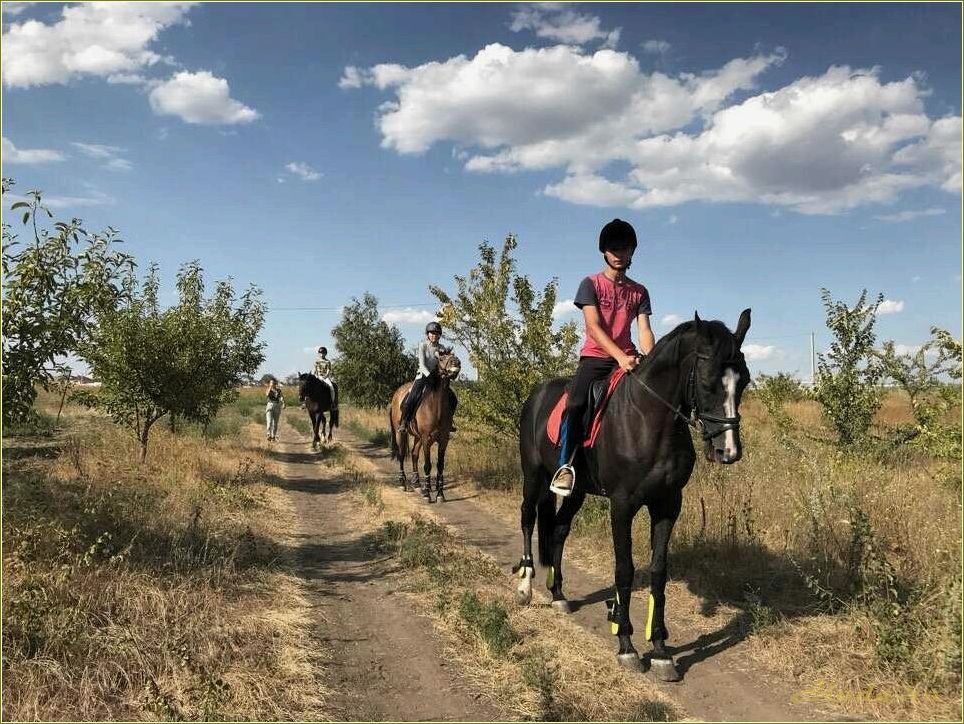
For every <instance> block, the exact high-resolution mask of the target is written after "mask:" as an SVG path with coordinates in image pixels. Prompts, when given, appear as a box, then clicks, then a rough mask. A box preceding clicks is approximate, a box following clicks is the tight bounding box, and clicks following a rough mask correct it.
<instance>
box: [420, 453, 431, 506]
mask: <svg viewBox="0 0 964 724" xmlns="http://www.w3.org/2000/svg"><path fill="white" fill-rule="evenodd" d="M432 443H433V441H432V438H429V439H428V440H426V441H425V443H424V444H423V446H422V452H423V453H424V454H425V461H424V462H423V463H422V472H423V473H425V478H424V480H425V483H424V487H423V488H422V493H423V494H424V495H425V499H426V500H428V502H429V503H431V502H432Z"/></svg>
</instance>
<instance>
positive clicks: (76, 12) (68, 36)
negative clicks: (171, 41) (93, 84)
mask: <svg viewBox="0 0 964 724" xmlns="http://www.w3.org/2000/svg"><path fill="white" fill-rule="evenodd" d="M196 4H197V3H193V2H157V3H154V2H151V3H148V2H130V3H126V2H124V3H115V2H88V3H78V4H75V5H67V6H66V7H64V8H63V10H62V14H61V19H60V20H59V21H58V22H56V23H53V24H51V25H47V24H45V23H42V22H39V21H37V20H27V21H25V22H23V23H15V24H11V25H9V26H8V27H6V28H5V29H4V33H3V38H2V60H0V64H2V67H3V84H4V85H5V86H7V87H8V88H29V87H30V86H35V85H46V84H49V83H67V82H68V81H70V80H72V79H74V78H77V77H81V76H85V75H93V76H100V77H106V76H109V75H112V74H118V73H120V74H123V73H132V72H134V71H136V70H138V69H141V68H145V67H148V66H151V65H154V64H156V63H158V62H161V61H162V60H163V58H162V57H161V56H160V55H158V54H157V53H155V52H154V51H153V50H151V49H150V47H149V46H150V45H151V44H152V43H153V42H154V40H156V39H157V36H158V34H159V33H160V32H161V31H162V30H164V29H165V28H167V27H170V26H171V25H174V24H177V23H180V22H184V16H185V14H186V13H187V11H188V10H189V9H190V8H191V7H192V6H193V5H196ZM5 5H6V4H5Z"/></svg>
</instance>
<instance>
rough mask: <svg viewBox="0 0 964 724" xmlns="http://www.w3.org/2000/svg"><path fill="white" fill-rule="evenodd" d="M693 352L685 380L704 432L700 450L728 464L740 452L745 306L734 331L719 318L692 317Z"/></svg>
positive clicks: (747, 324) (712, 459) (746, 380)
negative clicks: (691, 362)
mask: <svg viewBox="0 0 964 724" xmlns="http://www.w3.org/2000/svg"><path fill="white" fill-rule="evenodd" d="M693 327H694V330H695V333H696V337H697V340H698V341H697V343H696V349H695V351H696V356H695V359H694V362H693V368H692V372H691V373H690V378H689V380H688V383H687V395H688V399H687V403H688V404H689V406H690V408H691V409H692V414H693V416H694V417H695V418H696V419H697V420H698V421H699V427H700V429H701V430H702V433H703V452H704V454H705V455H706V459H707V460H709V461H710V462H716V463H724V464H730V463H735V462H736V461H738V460H739V459H740V458H741V457H742V456H743V447H742V446H741V444H740V400H741V399H742V397H743V390H745V389H746V386H747V385H748V384H749V382H750V371H749V370H748V369H747V366H746V359H745V358H744V357H743V352H742V351H741V350H740V346H741V345H742V344H743V339H744V338H745V337H746V332H747V330H748V329H749V328H750V310H749V309H744V310H743V313H742V314H741V315H740V321H739V322H738V323H737V325H736V332H730V330H729V329H727V328H726V325H725V324H723V323H722V322H704V321H702V320H701V319H700V318H699V315H698V314H697V315H696V317H695V319H694V325H693Z"/></svg>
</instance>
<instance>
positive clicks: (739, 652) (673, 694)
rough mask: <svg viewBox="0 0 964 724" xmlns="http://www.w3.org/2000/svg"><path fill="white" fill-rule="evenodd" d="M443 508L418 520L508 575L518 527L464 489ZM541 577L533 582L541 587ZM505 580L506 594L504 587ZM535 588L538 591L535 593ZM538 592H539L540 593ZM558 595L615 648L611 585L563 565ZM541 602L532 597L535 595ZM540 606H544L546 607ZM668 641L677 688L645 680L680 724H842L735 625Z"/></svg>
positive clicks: (370, 451)
mask: <svg viewBox="0 0 964 724" xmlns="http://www.w3.org/2000/svg"><path fill="white" fill-rule="evenodd" d="M337 437H338V442H339V443H340V444H341V445H344V446H345V447H347V448H348V449H349V450H350V451H352V452H353V453H354V454H355V455H356V456H358V457H360V458H363V459H365V460H367V461H368V462H369V463H370V464H371V466H372V467H373V470H374V471H376V472H378V473H381V474H382V475H384V476H390V475H391V474H392V473H395V474H397V470H398V467H397V463H395V462H393V461H391V460H390V459H389V455H388V451H387V450H386V449H384V448H381V447H378V446H375V445H371V444H369V443H367V442H365V441H363V440H361V439H360V438H358V437H357V436H356V435H353V434H352V433H351V432H350V431H348V430H339V431H338V434H337ZM448 489H449V493H448V494H447V495H446V497H447V498H448V501H449V502H447V503H442V504H434V505H431V506H430V505H428V504H425V505H424V509H425V510H426V512H429V513H431V514H432V515H434V516H437V517H438V518H439V519H440V520H441V521H442V522H444V523H446V524H448V525H450V526H452V527H453V528H454V529H455V530H456V532H457V534H458V535H459V537H460V538H461V540H462V541H463V542H465V543H467V544H470V545H473V546H476V547H478V548H479V549H480V550H482V551H484V552H485V553H487V554H489V555H491V556H492V557H493V558H495V560H496V561H498V562H499V563H500V564H501V565H503V566H504V567H505V570H506V571H507V572H508V570H509V568H510V566H512V565H513V564H515V563H516V562H517V561H518V559H519V556H520V553H521V534H520V532H519V528H518V524H515V525H510V524H508V523H507V521H505V520H502V519H501V518H499V517H498V516H496V515H494V514H492V513H491V512H490V511H488V510H486V509H485V508H484V507H483V506H482V505H481V504H480V503H479V502H478V500H477V498H476V496H475V495H474V494H473V492H472V491H471V490H470V489H469V488H468V487H467V486H460V485H457V484H456V485H452V486H450V487H449V488H448ZM392 495H394V496H396V497H397V496H406V495H407V496H416V495H417V493H402V492H401V490H400V488H397V487H396V488H393V489H392V490H391V494H389V495H386V497H385V500H386V504H389V505H390V504H391V503H390V500H391V497H392ZM544 576H545V571H541V576H540V575H537V578H536V580H537V581H541V580H545V578H544ZM512 585H513V584H512V582H511V581H510V579H509V578H508V577H507V578H506V586H512ZM537 588H538V587H537ZM543 590H544V589H543ZM566 591H567V595H568V596H569V597H570V599H571V603H572V605H573V608H574V612H573V613H572V614H571V615H572V616H573V617H574V619H575V620H576V621H577V622H578V623H579V624H580V625H581V626H582V627H583V628H585V629H586V630H588V631H591V632H593V633H594V634H596V635H598V636H599V637H600V638H601V639H602V640H604V641H605V644H606V645H607V646H609V647H611V648H612V650H613V652H614V653H615V647H614V643H613V640H612V637H611V636H610V635H609V630H608V628H609V626H608V623H607V622H606V615H605V600H606V599H607V598H612V597H613V595H614V593H613V589H612V579H611V577H607V576H603V575H600V574H599V573H595V572H593V573H590V572H587V571H585V570H582V569H580V568H578V567H577V566H575V565H572V564H568V566H567V568H566ZM540 594H541V595H545V594H542V592H541V591H540V592H539V593H537V595H540ZM546 600H548V599H546ZM643 606H645V597H644V596H636V597H634V599H633V614H632V615H633V618H634V620H636V621H641V620H644V619H645V610H643ZM671 629H672V630H671V637H672V638H671V641H670V643H671V644H673V647H672V648H673V650H674V651H675V659H676V661H677V665H678V667H679V669H680V670H681V672H683V674H684V679H683V681H682V682H680V683H677V684H663V683H659V682H657V681H656V680H655V679H653V680H652V681H653V686H654V687H659V688H660V690H661V691H662V692H663V693H664V694H666V695H667V696H668V697H669V698H670V699H672V700H673V701H675V702H677V704H678V706H679V708H680V709H681V710H682V711H683V712H684V713H685V714H686V715H688V716H690V717H693V718H697V719H703V720H719V721H820V720H845V719H847V718H848V717H843V716H840V715H835V714H834V712H831V711H827V710H825V709H818V708H816V707H815V706H814V705H813V704H812V703H810V702H800V701H798V700H796V698H795V697H794V693H795V689H794V688H793V686H792V684H791V683H789V682H785V681H781V680H779V679H778V678H777V677H775V676H773V675H771V674H769V673H768V672H766V671H764V670H762V668H761V667H759V666H757V665H755V663H754V661H752V660H751V659H750V658H749V656H748V654H747V653H746V652H745V647H744V646H741V643H742V641H743V638H744V634H743V633H742V629H743V627H742V626H741V625H740V622H739V621H731V622H730V624H728V625H727V626H725V627H723V628H722V629H720V630H718V631H717V632H715V633H713V634H709V635H706V634H704V635H698V634H696V633H694V632H691V631H686V630H684V629H682V628H681V627H680V626H679V625H678V624H671ZM636 645H637V647H638V648H639V649H640V651H642V652H645V650H646V649H647V648H648V644H647V642H645V641H644V640H642V637H641V636H639V635H637V636H636Z"/></svg>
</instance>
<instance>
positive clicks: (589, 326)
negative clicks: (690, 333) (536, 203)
mask: <svg viewBox="0 0 964 724" xmlns="http://www.w3.org/2000/svg"><path fill="white" fill-rule="evenodd" d="M599 251H600V252H601V253H602V255H603V260H604V261H605V262H606V266H605V268H604V269H603V270H602V271H601V272H600V273H598V274H594V275H592V276H588V277H586V278H585V279H583V280H582V283H581V284H580V285H579V291H578V292H576V298H575V300H574V302H575V304H576V306H577V307H579V308H580V309H582V316H583V319H584V320H585V322H586V343H585V344H584V345H583V347H582V350H580V352H579V366H578V367H577V368H576V374H575V376H574V377H573V378H572V381H571V382H570V383H569V388H568V389H569V398H568V400H567V402H566V414H565V418H564V419H563V422H562V430H561V431H560V435H559V437H560V450H559V469H558V470H557V471H556V474H555V475H554V476H553V478H552V485H551V490H552V491H553V492H554V493H556V494H558V495H561V496H567V495H569V494H570V493H571V492H572V487H573V485H574V484H575V480H576V472H575V469H574V468H573V467H572V459H573V456H574V455H575V451H576V450H578V449H579V445H580V444H581V443H582V441H583V439H584V436H585V429H584V426H583V417H584V415H585V412H586V406H587V404H588V402H589V400H588V398H589V390H590V389H591V388H592V384H593V382H595V381H596V380H600V379H605V378H606V377H608V376H609V375H610V374H611V373H612V372H613V370H615V369H616V368H617V367H622V368H623V369H624V370H626V371H627V372H631V371H632V370H634V369H635V368H636V366H637V365H638V364H639V357H638V356H637V352H636V348H635V347H634V346H633V339H632V324H633V320H634V319H635V320H636V321H637V323H638V326H639V347H640V349H641V350H642V352H643V354H648V353H649V352H650V350H652V349H653V345H654V344H655V343H656V342H655V339H654V337H653V330H652V329H651V328H650V326H649V315H650V314H652V309H651V307H650V302H649V292H648V291H647V290H646V287H644V286H643V285H642V284H639V283H638V282H635V281H633V280H632V279H630V278H629V277H628V276H626V270H627V269H629V267H630V265H631V264H632V260H633V253H634V252H635V251H636V232H635V230H634V229H633V227H632V226H631V225H630V224H629V223H627V222H625V221H623V220H622V219H613V220H612V221H610V222H609V223H608V224H606V225H605V226H604V227H603V228H602V231H601V232H600V234H599Z"/></svg>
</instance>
